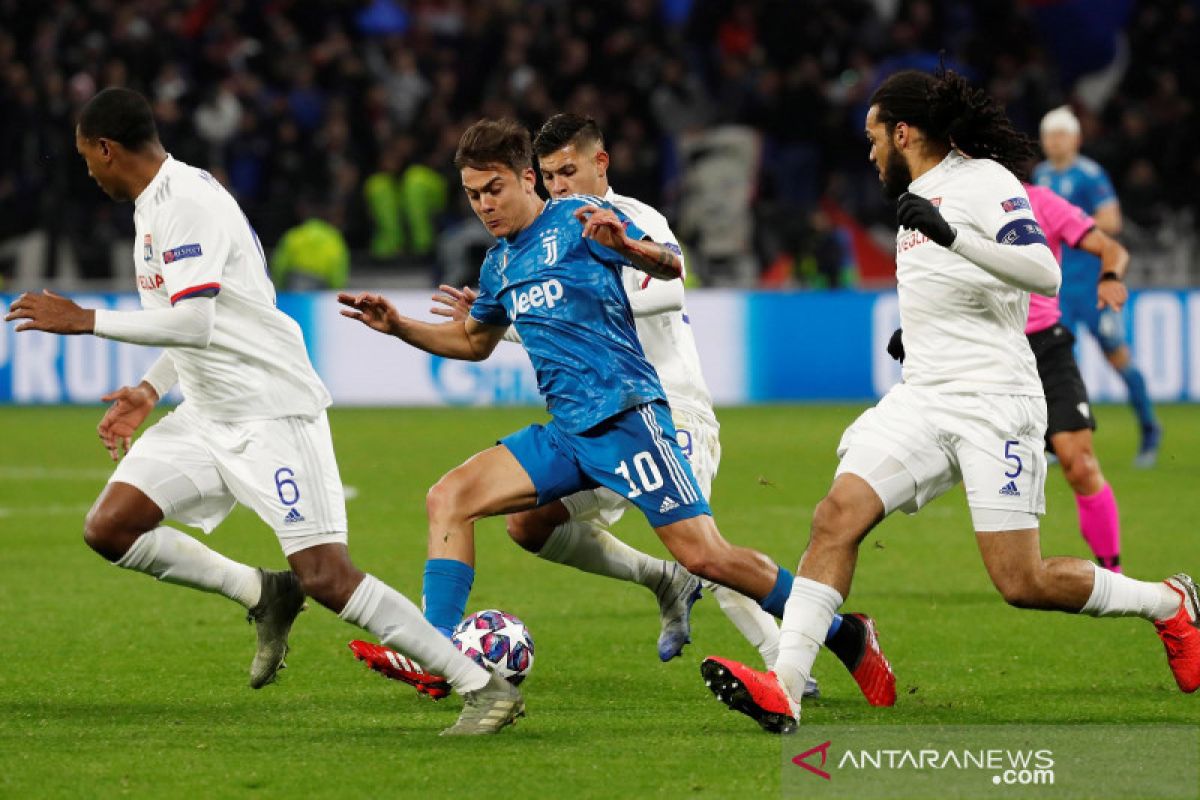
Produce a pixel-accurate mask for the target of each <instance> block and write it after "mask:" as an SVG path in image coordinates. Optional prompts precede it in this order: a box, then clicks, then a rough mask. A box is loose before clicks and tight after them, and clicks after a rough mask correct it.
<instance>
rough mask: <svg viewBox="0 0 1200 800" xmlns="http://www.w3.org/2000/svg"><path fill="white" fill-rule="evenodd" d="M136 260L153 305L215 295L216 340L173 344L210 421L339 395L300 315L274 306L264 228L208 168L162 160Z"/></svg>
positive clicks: (278, 413)
mask: <svg viewBox="0 0 1200 800" xmlns="http://www.w3.org/2000/svg"><path fill="white" fill-rule="evenodd" d="M133 220H134V225H135V227H136V229H137V238H136V239H135V245H134V254H133V261H134V266H135V268H136V270H137V284H138V294H140V295H141V300H142V307H143V308H146V309H155V308H166V307H168V306H171V305H174V304H175V303H177V302H178V301H180V300H182V299H185V298H188V297H197V296H213V297H215V301H214V302H215V304H216V307H215V315H214V317H215V321H214V326H213V335H212V341H211V343H210V344H209V346H208V347H204V348H194V347H173V348H170V349H169V350H168V351H167V352H168V353H170V356H171V359H172V361H174V363H175V370H176V372H177V373H178V374H179V383H180V388H181V389H182V391H183V396H184V399H186V400H187V401H188V403H190V404H191V406H192V407H193V408H194V409H195V410H196V411H198V412H200V413H201V414H203V415H205V416H206V417H208V418H210V419H215V420H219V421H225V422H235V421H243V420H251V419H273V418H277V417H288V416H304V417H311V416H315V415H317V414H319V413H320V412H321V410H322V409H324V408H325V407H326V406H328V405H329V403H330V398H329V392H328V391H326V389H325V385H324V384H323V383H321V379H320V378H319V377H317V373H316V371H315V370H314V369H313V367H312V363H311V362H310V361H309V359H308V352H307V351H306V350H305V349H304V337H303V335H302V334H301V332H300V326H299V325H297V324H296V322H295V320H293V319H292V318H291V317H289V316H287V315H286V314H284V313H283V312H282V311H280V310H279V309H277V308H276V307H275V287H274V286H273V285H272V284H271V279H270V277H269V276H268V274H267V260H266V256H265V255H264V254H263V250H262V245H261V244H260V243H259V241H258V235H257V234H256V233H255V232H254V229H253V228H251V227H250V221H249V220H248V219H246V216H245V215H244V214H243V213H242V210H241V208H240V207H239V206H238V204H237V201H236V200H234V199H233V197H232V196H231V195H230V194H229V193H228V192H227V191H225V189H224V187H222V186H221V184H219V183H218V182H217V180H216V179H215V178H213V177H212V176H211V175H209V174H208V173H207V172H205V171H204V170H201V169H197V168H196V167H193V166H190V165H188V164H184V163H183V162H182V161H176V160H175V159H173V158H171V157H170V156H168V157H167V160H166V161H164V162H163V165H162V167H161V168H160V169H159V171H158V174H157V175H156V176H155V177H154V180H152V181H151V182H150V184H149V185H148V186H147V187H146V189H145V191H143V192H142V193H141V194H140V195H138V197H137V199H136V200H135V201H134V212H133Z"/></svg>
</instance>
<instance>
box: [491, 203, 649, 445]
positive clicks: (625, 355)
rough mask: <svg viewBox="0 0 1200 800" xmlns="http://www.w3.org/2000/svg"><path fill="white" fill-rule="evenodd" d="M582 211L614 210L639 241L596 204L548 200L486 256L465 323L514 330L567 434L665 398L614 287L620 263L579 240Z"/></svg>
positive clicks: (619, 291) (619, 288)
mask: <svg viewBox="0 0 1200 800" xmlns="http://www.w3.org/2000/svg"><path fill="white" fill-rule="evenodd" d="M585 205H595V206H601V207H603V208H608V209H611V210H613V211H615V212H616V214H617V216H618V217H620V218H621V220H622V221H623V222H624V223H625V225H626V234H627V235H628V236H630V237H631V238H633V239H641V238H645V234H643V233H642V231H641V230H640V229H638V228H637V226H635V225H634V224H633V223H632V222H631V221H630V220H629V218H628V217H626V216H625V215H624V214H622V213H621V212H620V211H617V209H615V208H613V206H611V205H610V204H609V203H607V202H605V201H604V200H601V199H600V198H597V197H591V196H587V195H578V196H572V197H565V198H562V199H559V200H550V201H549V202H547V203H546V206H545V208H543V209H542V213H541V215H539V216H538V218H537V219H536V220H534V222H533V224H531V225H530V226H529V227H528V228H526V229H524V230H523V231H521V232H520V233H518V234H516V235H515V236H513V237H505V238H501V239H500V240H499V241H497V242H496V244H495V245H494V246H493V247H492V249H491V250H489V251H488V254H487V256H486V257H485V258H484V260H483V267H482V268H481V270H480V275H479V297H478V298H477V299H476V300H475V304H474V305H473V306H472V307H471V316H472V317H474V318H475V319H476V320H478V321H479V322H482V323H483V324H485V325H495V326H505V327H506V326H508V325H515V326H516V328H517V333H518V334H520V336H521V341H522V342H523V343H524V345H525V350H526V352H528V353H529V360H530V361H532V362H533V368H534V371H535V372H536V373H537V381H538V389H539V390H540V391H541V393H542V396H543V397H545V398H546V408H547V410H548V411H549V412H550V414H551V416H553V417H554V419H555V421H556V422H557V423H558V424H559V425H560V426H562V428H563V429H564V430H566V431H567V432H569V433H580V432H582V431H586V430H588V429H589V428H593V427H595V426H596V425H598V424H600V423H601V422H603V421H604V420H606V419H608V418H609V417H612V416H614V415H615V414H619V413H620V412H622V411H624V410H625V409H628V408H632V407H634V406H636V405H640V404H642V403H648V402H651V401H654V400H660V399H662V400H665V399H666V395H665V394H664V393H663V389H662V385H661V384H660V383H659V380H658V373H656V372H655V371H654V367H652V366H650V362H649V361H647V360H646V356H645V354H644V353H643V352H642V345H641V343H640V342H639V341H638V337H637V331H636V329H635V328H634V324H633V311H632V310H631V309H630V307H629V298H628V296H626V294H625V289H624V287H623V286H622V283H621V268H622V267H623V266H624V265H625V264H626V263H627V261H626V259H625V258H623V257H622V256H621V255H619V254H617V253H615V252H613V251H612V250H609V249H608V248H607V247H604V246H603V245H600V244H598V243H597V242H595V241H594V240H592V239H585V238H583V235H582V233H583V223H581V222H579V220H577V219H575V216H574V212H575V211H576V210H577V209H579V208H581V207H583V206H585Z"/></svg>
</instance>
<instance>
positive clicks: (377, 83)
mask: <svg viewBox="0 0 1200 800" xmlns="http://www.w3.org/2000/svg"><path fill="white" fill-rule="evenodd" d="M1198 13H1200V3H1198V2H1196V0H1146V2H1141V3H1137V4H1134V3H1133V2H1132V0H1114V2H1109V3H1103V4H1089V3H1083V2H1078V1H1077V0H1028V2H1025V3H1020V4H1014V3H1010V2H1003V1H1002V0H979V1H977V2H958V1H947V2H932V0H837V1H836V2H835V1H834V0H819V1H813V2H797V1H796V0H737V1H736V2H734V1H733V0H597V2H590V3H570V2H566V0H541V1H540V2H516V1H515V0H471V2H468V1H467V0H408V2H401V0H370V1H369V2H345V1H343V2H339V1H338V0H304V1H303V2H301V1H300V0H274V1H268V0H262V1H261V2H254V1H253V0H229V1H228V2H217V1H216V0H186V1H185V0H131V1H129V2H120V1H118V0H89V2H86V3H79V2H73V1H72V0H46V2H42V3H27V2H21V1H20V0H0V114H2V115H3V120H4V122H3V124H2V125H0V241H3V240H5V239H8V238H11V237H14V236H18V235H22V234H24V233H27V232H29V231H31V230H35V229H43V230H46V231H47V232H48V233H49V234H50V239H51V241H54V242H58V241H61V242H64V243H67V244H68V245H69V246H70V248H71V249H72V251H73V252H74V254H75V256H76V258H77V260H78V263H79V269H80V271H81V273H82V274H83V275H84V276H85V277H98V278H99V277H106V276H108V275H110V274H111V272H112V264H111V260H112V259H111V258H110V250H111V243H112V242H119V241H122V240H123V239H125V238H127V237H129V236H131V235H132V224H131V220H130V215H129V211H128V207H120V206H115V207H114V206H113V205H112V204H110V203H108V202H106V199H105V198H104V197H103V196H102V195H101V194H100V192H99V190H98V189H97V188H96V187H95V186H94V185H93V183H92V182H91V181H90V180H89V178H88V176H87V174H86V172H85V170H84V169H83V168H82V162H81V161H79V159H78V158H77V156H76V155H75V153H74V140H73V120H74V117H75V114H76V113H77V111H78V110H79V108H80V107H81V106H82V104H83V103H85V102H86V101H87V100H88V99H89V98H90V97H91V96H92V95H93V94H94V93H95V92H96V91H97V90H99V89H100V88H103V87H105V86H111V85H126V86H131V87H133V88H136V89H139V90H140V91H142V92H144V93H145V94H146V95H147V96H148V97H149V98H150V99H151V101H152V103H153V105H154V109H155V112H156V115H157V119H158V124H159V127H160V131H161V134H162V138H163V141H164V142H165V143H166V145H167V147H168V149H169V150H170V151H171V152H172V153H173V154H174V155H175V156H176V157H177V158H180V159H182V160H185V161H188V162H190V163H193V164H196V165H198V166H203V167H206V168H207V169H209V170H210V171H211V172H212V173H213V174H214V175H216V176H217V177H218V178H219V179H220V180H221V181H222V182H224V183H225V184H226V185H227V186H228V187H230V189H231V190H232V191H233V192H234V194H235V195H236V197H237V198H238V200H239V202H240V203H241V204H242V206H243V207H244V208H245V209H246V212H247V214H248V216H249V217H250V219H251V221H252V223H253V224H254V226H255V228H256V229H257V231H258V233H259V234H260V236H261V238H262V240H263V242H264V244H265V245H266V246H267V248H268V251H270V250H271V249H273V248H275V246H276V245H277V244H278V243H280V241H281V240H283V239H284V237H285V234H287V233H288V232H289V231H293V232H294V230H295V229H296V228H297V227H298V226H300V225H301V224H302V223H305V222H310V221H313V220H316V221H324V222H327V223H329V225H324V226H319V227H312V226H310V227H309V228H308V229H306V230H304V231H301V232H300V233H303V234H305V235H306V236H308V237H309V238H307V239H306V238H304V237H303V236H298V237H294V238H293V240H292V241H293V242H297V241H298V242H301V243H302V244H300V245H299V246H296V247H292V248H291V249H292V250H296V251H299V252H307V251H309V250H310V249H313V248H319V247H328V248H329V249H330V252H334V251H337V252H338V253H342V252H344V250H345V248H346V246H348V248H349V250H350V251H351V252H352V253H354V254H355V257H354V259H353V260H354V264H355V266H356V268H357V267H358V266H359V265H363V266H364V267H366V266H370V265H372V264H374V265H377V266H378V267H380V268H382V269H388V270H394V269H397V268H404V269H408V270H419V271H421V272H422V274H430V272H431V271H432V274H433V276H434V277H442V276H445V277H449V278H451V279H458V278H460V277H461V276H460V274H459V273H461V271H462V264H465V263H471V262H473V261H477V259H475V258H474V256H476V255H478V253H479V252H481V250H482V248H484V247H486V245H487V237H486V234H482V229H481V228H478V227H477V225H476V223H475V222H474V220H473V218H471V215H470V213H469V209H467V207H466V205H465V202H464V201H463V199H462V193H461V191H459V190H458V180H457V176H456V175H455V174H454V171H453V168H452V165H451V159H452V156H453V151H454V147H455V144H456V142H457V141H458V138H459V135H460V134H461V132H462V130H463V129H464V127H465V126H466V125H468V124H470V123H471V122H473V121H474V120H475V119H477V118H479V117H480V116H514V117H516V118H518V119H520V120H521V121H523V122H525V123H526V124H527V125H528V126H530V127H531V128H533V129H536V127H537V126H538V125H540V123H541V122H542V121H543V120H544V119H546V118H547V117H548V116H550V115H551V114H552V113H554V112H556V111H560V110H573V111H578V112H581V113H586V114H589V115H591V116H593V117H595V118H596V119H597V121H598V122H599V123H600V125H601V127H602V128H603V130H604V131H605V132H606V134H607V137H608V149H609V151H610V153H611V156H612V166H611V172H610V178H611V183H612V184H613V186H615V187H617V189H618V190H619V191H620V192H622V193H623V194H628V195H633V196H636V197H638V198H641V199H642V200H644V201H646V202H648V203H651V204H652V205H655V206H657V207H659V208H662V209H663V210H664V212H665V213H666V214H667V215H668V217H669V218H670V219H671V220H672V222H673V223H674V224H675V225H676V230H677V231H679V232H680V234H681V236H682V237H683V239H684V240H685V242H686V243H688V244H689V245H690V250H689V256H690V257H692V259H693V263H695V264H696V265H697V271H698V272H700V277H701V278H704V279H708V280H712V281H714V282H726V283H728V282H734V283H743V284H765V285H794V284H796V283H799V284H801V285H816V286H820V285H837V284H839V283H841V282H843V281H844V280H846V278H847V276H848V275H849V274H850V273H851V271H852V270H851V266H850V262H851V261H852V259H851V258H850V257H849V249H848V245H847V234H846V226H845V224H844V223H843V220H845V219H852V220H855V221H857V222H858V223H861V224H862V225H865V226H867V227H869V226H871V225H872V224H876V223H887V224H891V223H892V221H893V219H894V218H893V216H892V214H893V212H892V209H890V208H889V207H887V206H886V205H885V204H884V202H883V200H882V198H881V197H880V193H879V191H878V182H877V178H876V176H875V173H874V170H873V169H872V168H871V167H870V165H869V164H868V163H867V160H866V145H865V143H864V139H863V134H862V118H863V112H864V107H863V103H864V101H865V98H866V97H867V96H868V95H869V93H870V91H871V90H872V89H873V88H874V87H875V86H876V85H877V84H878V82H879V81H880V80H881V79H882V77H884V76H885V75H886V74H889V73H890V72H893V71H895V70H896V69H900V68H904V67H918V68H926V69H932V68H935V67H936V66H937V64H938V63H939V60H944V62H945V63H946V64H947V65H948V66H952V67H954V68H956V69H960V70H962V71H964V72H965V73H967V74H968V75H969V76H970V77H972V78H973V79H974V80H977V81H979V82H980V83H982V84H983V85H985V86H986V87H987V88H988V89H989V90H990V91H991V92H992V93H994V94H995V95H996V96H998V97H1000V98H1001V99H1002V100H1003V101H1004V102H1005V104H1006V105H1007V107H1008V110H1009V113H1010V115H1011V116H1012V118H1013V119H1014V121H1015V122H1016V123H1017V124H1018V126H1019V127H1021V128H1023V129H1025V130H1026V131H1029V132H1030V133H1035V132H1036V127H1037V122H1038V119H1039V118H1040V116H1041V114H1042V113H1043V112H1044V111H1046V110H1047V109H1049V108H1051V107H1052V106H1054V105H1057V104H1060V103H1062V102H1068V101H1069V102H1072V103H1073V105H1074V106H1075V109H1076V111H1077V113H1078V114H1079V115H1080V117H1081V120H1082V121H1083V124H1084V134H1085V152H1088V153H1089V154H1091V155H1092V156H1094V157H1096V158H1097V159H1098V160H1099V161H1100V162H1101V163H1102V164H1104V165H1105V166H1106V167H1107V168H1108V169H1109V171H1110V173H1111V174H1112V176H1113V179H1114V181H1115V183H1116V185H1117V188H1118V192H1119V194H1120V195H1121V197H1122V199H1123V201H1124V203H1123V206H1124V210H1125V213H1126V215H1127V216H1128V217H1129V218H1131V219H1133V220H1134V221H1135V222H1137V223H1139V224H1143V225H1148V226H1153V225H1155V224H1156V223H1157V222H1159V221H1161V219H1162V218H1163V216H1164V215H1165V214H1167V213H1169V212H1172V211H1177V210H1179V209H1185V208H1191V209H1193V210H1194V209H1195V206H1196V205H1197V203H1200V197H1198V196H1197V195H1196V193H1195V192H1194V190H1193V189H1192V187H1194V186H1195V185H1196V184H1197V182H1198V181H1200V157H1197V155H1196V150H1195V148H1194V147H1193V146H1191V143H1192V142H1194V141H1195V140H1196V139H1197V138H1198V137H1200V118H1198V117H1197V112H1196V109H1195V107H1194V102H1193V100H1192V98H1195V97H1200V53H1198V51H1197V50H1196V48H1195V47H1193V46H1191V45H1192V43H1194V42H1195V41H1197V40H1198V39H1200V23H1198V22H1197V18H1198ZM730 194H732V195H733V196H734V198H733V199H734V202H735V205H734V206H729V205H728V203H729V197H728V195H730ZM739 215H742V216H744V220H742V221H741V223H737V218H738V217H739ZM714 218H721V219H722V220H723V223H724V224H720V225H715V226H714V225H713V224H712V220H713V219H714ZM1193 218H1195V215H1193ZM730 220H734V222H735V223H736V224H728V223H729V222H730ZM714 231H715V232H714ZM481 234H482V235H481ZM341 239H344V242H341V241H339V240H341ZM313 242H316V243H317V244H313ZM51 252H53V247H52V248H51ZM693 254H694V255H693ZM337 260H338V262H339V264H340V265H341V266H340V267H339V268H338V269H337V271H336V272H337V274H338V275H344V274H345V258H344V256H339V257H338V258H337ZM281 261H282V262H287V261H288V259H287V258H286V257H284V258H282V259H281ZM289 263H290V262H289ZM3 270H4V266H3V264H0V274H2V273H3Z"/></svg>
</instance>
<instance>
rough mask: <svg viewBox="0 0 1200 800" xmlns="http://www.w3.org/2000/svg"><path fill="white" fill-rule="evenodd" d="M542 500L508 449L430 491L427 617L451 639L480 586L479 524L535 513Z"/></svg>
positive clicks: (466, 466)
mask: <svg viewBox="0 0 1200 800" xmlns="http://www.w3.org/2000/svg"><path fill="white" fill-rule="evenodd" d="M537 499H538V497H537V489H536V488H535V487H534V485H533V481H532V480H530V478H529V475H528V474H527V473H526V472H525V469H524V468H523V467H522V466H521V464H520V462H519V461H517V459H516V458H515V457H514V456H513V454H512V452H510V451H509V449H508V448H507V447H504V446H503V445H497V446H495V447H490V448H488V449H487V450H484V451H483V452H481V453H477V454H476V455H474V456H472V457H471V458H469V459H467V461H466V462H464V463H463V464H462V465H460V466H458V467H455V468H454V469H452V470H451V471H450V472H448V473H446V474H445V475H444V476H442V478H441V479H440V480H439V481H438V482H437V483H435V484H434V485H433V488H431V489H430V490H429V494H428V495H427V496H426V499H425V507H426V510H427V512H428V515H429V540H428V556H429V560H428V561H427V562H426V565H425V586H424V600H425V614H426V618H427V619H428V620H429V621H430V622H431V623H433V626H434V627H435V628H437V629H438V630H440V631H442V633H444V634H445V635H446V636H449V635H450V633H451V631H452V630H453V629H454V626H455V625H457V624H458V623H459V621H460V620H461V619H462V618H463V614H464V611H465V608H466V602H467V598H468V597H469V596H470V592H471V584H472V583H473V582H474V578H475V522H476V521H477V520H480V519H483V518H484V517H492V516H498V515H501V514H507V513H511V512H513V511H521V510H523V509H527V508H532V507H533V506H535V505H537Z"/></svg>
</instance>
